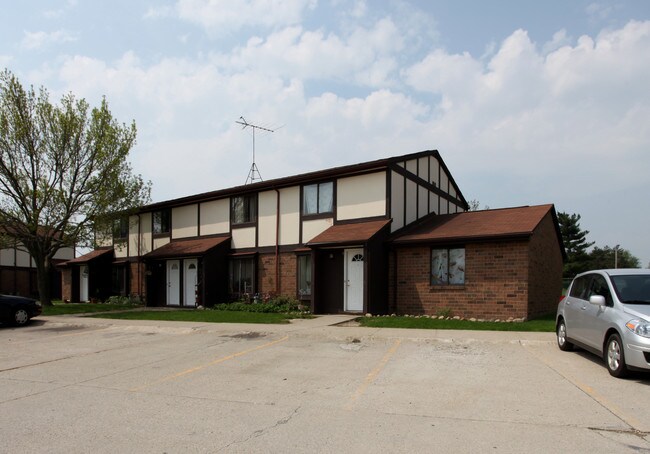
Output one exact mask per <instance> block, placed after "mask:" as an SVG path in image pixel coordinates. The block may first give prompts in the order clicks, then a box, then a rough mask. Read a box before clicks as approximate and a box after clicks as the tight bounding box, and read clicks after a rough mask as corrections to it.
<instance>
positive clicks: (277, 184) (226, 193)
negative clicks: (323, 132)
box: [140, 150, 464, 212]
mask: <svg viewBox="0 0 650 454" xmlns="http://www.w3.org/2000/svg"><path fill="white" fill-rule="evenodd" d="M425 156H433V157H435V158H436V159H437V160H438V161H439V162H440V164H441V165H442V166H443V168H444V169H446V170H447V167H446V165H445V164H444V162H443V160H442V157H441V156H440V153H439V152H438V151H437V150H427V151H421V152H418V153H411V154H407V155H402V156H395V157H391V158H384V159H378V160H376V161H368V162H362V163H359V164H352V165H346V166H340V167H333V168H330V169H325V170H319V171H315V172H307V173H303V174H300V175H293V176H289V177H283V178H276V179H273V180H267V181H261V182H258V183H252V184H247V185H242V186H235V187H232V188H227V189H220V190H217V191H211V192H205V193H202V194H196V195H191V196H188V197H181V198H178V199H172V200H167V201H164V202H157V203H153V204H150V205H146V206H144V207H142V208H141V209H140V212H149V211H154V210H157V209H162V208H171V207H176V206H181V205H187V204H190V203H198V202H205V201H210V200H215V199H219V198H224V197H230V196H234V195H241V194H249V193H253V192H260V191H266V190H271V189H280V188H284V187H288V186H295V185H299V184H305V183H310V182H316V181H320V180H324V179H330V178H340V177H345V176H353V175H356V174H363V173H367V172H372V171H374V170H386V169H388V168H389V167H390V166H392V165H394V164H398V163H403V162H406V161H409V160H411V159H418V158H422V157H425ZM447 173H448V174H449V175H450V178H451V174H450V173H449V171H448V170H447ZM452 181H453V179H452ZM454 185H455V182H454ZM456 187H457V186H456ZM458 192H459V195H460V198H461V199H462V200H464V198H462V194H460V191H458Z"/></svg>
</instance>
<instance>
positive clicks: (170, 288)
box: [167, 260, 181, 306]
mask: <svg viewBox="0 0 650 454" xmlns="http://www.w3.org/2000/svg"><path fill="white" fill-rule="evenodd" d="M180 277H181V270H180V262H179V261H178V260H167V305H168V306H179V305H180V304H181V301H180V297H181V291H180V290H181V283H180Z"/></svg>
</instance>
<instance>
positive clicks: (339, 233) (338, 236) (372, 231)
mask: <svg viewBox="0 0 650 454" xmlns="http://www.w3.org/2000/svg"><path fill="white" fill-rule="evenodd" d="M388 224H390V220H386V219H381V220H379V221H367V222H355V223H350V224H336V225H333V226H332V227H330V228H328V229H327V230H325V231H324V232H323V233H321V234H319V235H316V236H315V237H314V238H312V239H311V240H310V241H308V242H307V245H308V246H319V245H325V244H352V243H365V242H366V241H368V240H369V239H370V238H372V237H373V236H375V235H376V234H377V233H378V232H379V231H380V230H381V229H383V228H384V227H385V226H387V225H388Z"/></svg>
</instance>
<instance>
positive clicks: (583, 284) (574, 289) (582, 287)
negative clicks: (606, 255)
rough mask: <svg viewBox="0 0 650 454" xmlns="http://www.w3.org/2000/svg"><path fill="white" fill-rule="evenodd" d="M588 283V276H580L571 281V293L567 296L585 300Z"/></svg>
mask: <svg viewBox="0 0 650 454" xmlns="http://www.w3.org/2000/svg"><path fill="white" fill-rule="evenodd" d="M588 283H589V276H582V277H579V278H577V279H576V280H575V281H573V285H572V286H571V293H570V294H569V296H571V297H572V298H579V299H585V295H586V293H587V284H588Z"/></svg>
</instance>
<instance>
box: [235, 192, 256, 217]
mask: <svg viewBox="0 0 650 454" xmlns="http://www.w3.org/2000/svg"><path fill="white" fill-rule="evenodd" d="M230 219H231V220H232V224H233V225H237V224H247V223H250V222H255V221H257V194H249V195H243V196H238V197H232V198H231V199H230Z"/></svg>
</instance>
